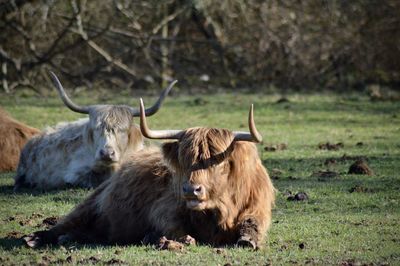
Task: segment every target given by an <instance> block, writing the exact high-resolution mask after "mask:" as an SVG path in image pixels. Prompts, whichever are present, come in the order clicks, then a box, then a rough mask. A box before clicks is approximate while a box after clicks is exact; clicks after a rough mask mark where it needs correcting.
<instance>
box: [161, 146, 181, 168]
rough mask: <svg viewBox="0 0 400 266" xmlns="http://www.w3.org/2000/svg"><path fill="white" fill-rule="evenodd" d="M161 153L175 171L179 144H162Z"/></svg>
mask: <svg viewBox="0 0 400 266" xmlns="http://www.w3.org/2000/svg"><path fill="white" fill-rule="evenodd" d="M162 151H163V155H164V158H165V159H166V160H167V162H168V163H169V164H171V165H172V166H173V167H174V168H175V169H176V168H178V151H179V143H178V142H177V141H174V142H167V143H164V144H163V145H162Z"/></svg>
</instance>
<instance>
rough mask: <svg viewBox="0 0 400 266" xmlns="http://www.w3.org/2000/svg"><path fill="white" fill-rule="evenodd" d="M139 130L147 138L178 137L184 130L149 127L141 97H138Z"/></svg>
mask: <svg viewBox="0 0 400 266" xmlns="http://www.w3.org/2000/svg"><path fill="white" fill-rule="evenodd" d="M140 131H142V134H143V136H145V137H146V138H149V139H179V138H180V137H181V136H182V134H183V132H184V131H182V130H151V129H149V127H148V126H147V120H146V114H145V109H144V104H143V100H142V98H140Z"/></svg>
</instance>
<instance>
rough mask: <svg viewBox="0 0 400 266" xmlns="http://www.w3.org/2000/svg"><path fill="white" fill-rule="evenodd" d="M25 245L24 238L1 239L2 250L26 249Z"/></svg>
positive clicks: (0, 246) (0, 247)
mask: <svg viewBox="0 0 400 266" xmlns="http://www.w3.org/2000/svg"><path fill="white" fill-rule="evenodd" d="M24 246H25V243H24V241H23V239H22V238H13V237H3V238H0V249H1V250H12V249H14V248H19V247H24Z"/></svg>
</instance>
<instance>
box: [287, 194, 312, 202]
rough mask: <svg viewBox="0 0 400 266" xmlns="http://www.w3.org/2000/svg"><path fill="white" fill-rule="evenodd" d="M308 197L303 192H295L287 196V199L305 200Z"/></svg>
mask: <svg viewBox="0 0 400 266" xmlns="http://www.w3.org/2000/svg"><path fill="white" fill-rule="evenodd" d="M308 199H309V198H308V195H307V193H305V192H297V193H296V194H295V195H290V196H289V197H287V200H288V201H307V200H308Z"/></svg>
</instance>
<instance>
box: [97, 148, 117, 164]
mask: <svg viewBox="0 0 400 266" xmlns="http://www.w3.org/2000/svg"><path fill="white" fill-rule="evenodd" d="M116 158H117V157H116V154H115V151H114V150H113V149H110V148H104V149H101V150H100V160H102V161H104V162H115V161H116Z"/></svg>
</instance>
